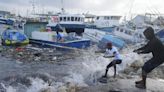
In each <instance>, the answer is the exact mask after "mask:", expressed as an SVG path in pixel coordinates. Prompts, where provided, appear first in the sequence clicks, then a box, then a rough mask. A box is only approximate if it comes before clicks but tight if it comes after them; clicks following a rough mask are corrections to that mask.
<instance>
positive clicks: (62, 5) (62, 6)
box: [61, 0, 65, 13]
mask: <svg viewBox="0 0 164 92" xmlns="http://www.w3.org/2000/svg"><path fill="white" fill-rule="evenodd" d="M61 10H62V13H65V10H64V3H63V0H61Z"/></svg>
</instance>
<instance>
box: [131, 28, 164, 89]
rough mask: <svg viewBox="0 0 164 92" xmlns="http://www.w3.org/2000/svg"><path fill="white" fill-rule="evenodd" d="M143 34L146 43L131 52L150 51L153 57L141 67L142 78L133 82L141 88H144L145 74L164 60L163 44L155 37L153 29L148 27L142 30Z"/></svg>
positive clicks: (143, 52)
mask: <svg viewBox="0 0 164 92" xmlns="http://www.w3.org/2000/svg"><path fill="white" fill-rule="evenodd" d="M144 36H145V37H146V39H147V40H148V43H147V44H146V45H145V46H143V47H141V48H139V49H137V50H134V51H133V52H136V53H138V54H147V53H152V55H153V57H152V58H151V59H150V60H148V61H147V62H146V63H145V64H144V65H143V67H142V80H140V81H136V82H135V83H136V87H137V88H141V89H146V78H147V74H148V73H150V72H151V71H152V70H153V69H155V68H156V67H158V66H159V65H161V64H162V63H163V62H164V45H163V44H162V42H161V41H160V40H159V39H158V38H157V37H155V34H154V29H153V28H152V27H148V28H147V29H146V30H145V31H144Z"/></svg>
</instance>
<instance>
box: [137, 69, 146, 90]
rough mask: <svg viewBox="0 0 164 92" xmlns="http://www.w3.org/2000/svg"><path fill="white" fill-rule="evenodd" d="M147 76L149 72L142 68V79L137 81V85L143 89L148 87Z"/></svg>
mask: <svg viewBox="0 0 164 92" xmlns="http://www.w3.org/2000/svg"><path fill="white" fill-rule="evenodd" d="M146 78H147V73H146V72H145V71H144V70H142V80H141V81H137V82H136V87H137V88H141V89H146Z"/></svg>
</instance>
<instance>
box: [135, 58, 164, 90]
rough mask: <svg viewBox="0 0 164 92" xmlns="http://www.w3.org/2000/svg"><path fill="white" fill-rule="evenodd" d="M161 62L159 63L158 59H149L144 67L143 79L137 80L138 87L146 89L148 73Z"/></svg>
mask: <svg viewBox="0 0 164 92" xmlns="http://www.w3.org/2000/svg"><path fill="white" fill-rule="evenodd" d="M160 64H161V63H157V60H156V59H154V58H152V59H150V60H149V61H147V62H146V63H145V64H144V65H143V67H142V80H140V81H136V82H135V83H136V87H137V88H142V89H146V78H147V74H148V73H150V72H151V71H152V70H153V69H155V68H156V67H158V66H159V65H160Z"/></svg>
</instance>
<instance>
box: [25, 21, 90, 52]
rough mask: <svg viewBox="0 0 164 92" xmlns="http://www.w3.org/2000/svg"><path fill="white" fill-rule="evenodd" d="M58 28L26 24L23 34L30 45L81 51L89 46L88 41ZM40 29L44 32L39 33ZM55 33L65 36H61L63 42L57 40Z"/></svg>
mask: <svg viewBox="0 0 164 92" xmlns="http://www.w3.org/2000/svg"><path fill="white" fill-rule="evenodd" d="M60 27H61V26H59V24H57V25H56V26H55V27H50V26H49V24H47V23H41V22H27V23H26V24H25V25H24V33H25V34H26V35H27V36H28V37H29V39H30V43H32V44H39V45H40V46H41V45H42V46H46V47H56V48H63V49H77V48H78V49H83V48H87V47H89V46H90V43H91V41H90V39H85V38H83V37H82V36H79V35H77V34H76V32H74V31H73V32H70V31H69V32H66V31H63V28H62V29H60ZM40 29H44V30H42V31H41V30H40ZM49 29H50V30H49ZM57 31H58V32H59V33H64V34H65V35H64V36H63V39H64V40H63V41H58V40H57ZM77 31H78V30H77Z"/></svg>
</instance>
